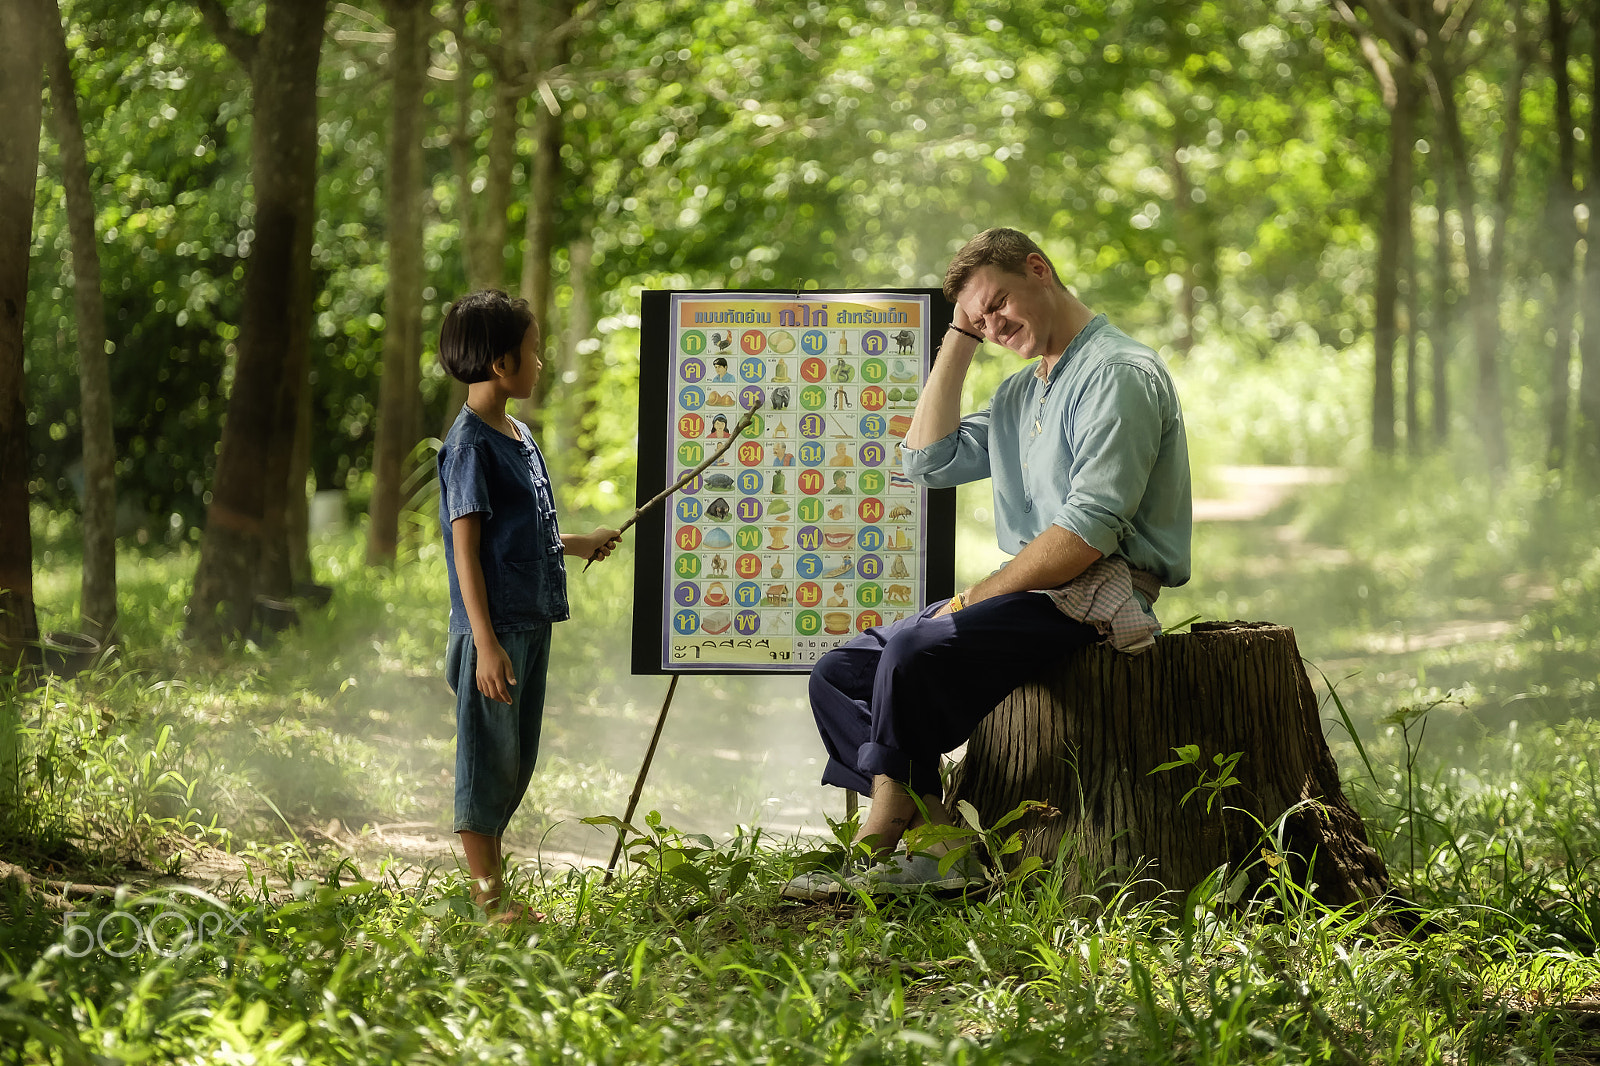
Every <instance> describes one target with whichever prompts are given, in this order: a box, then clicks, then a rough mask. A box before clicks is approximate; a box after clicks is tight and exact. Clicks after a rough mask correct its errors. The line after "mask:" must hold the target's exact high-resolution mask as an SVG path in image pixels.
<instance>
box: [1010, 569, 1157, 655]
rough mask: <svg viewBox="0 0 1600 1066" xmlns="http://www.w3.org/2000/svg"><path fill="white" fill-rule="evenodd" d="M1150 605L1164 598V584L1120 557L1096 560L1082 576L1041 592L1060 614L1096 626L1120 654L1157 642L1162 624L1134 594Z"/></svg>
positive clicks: (1139, 649) (1140, 649)
mask: <svg viewBox="0 0 1600 1066" xmlns="http://www.w3.org/2000/svg"><path fill="white" fill-rule="evenodd" d="M1135 589H1138V591H1139V592H1140V593H1141V594H1143V596H1144V597H1145V599H1146V600H1148V601H1149V602H1150V603H1152V604H1153V603H1155V602H1156V597H1158V596H1159V595H1161V582H1160V581H1159V580H1158V579H1157V578H1156V576H1155V575H1154V574H1152V573H1150V572H1148V571H1146V570H1135V569H1134V568H1133V567H1131V566H1129V565H1128V560H1126V559H1124V558H1122V557H1121V556H1120V555H1112V556H1106V557H1102V558H1100V559H1097V560H1095V561H1094V562H1093V563H1092V564H1090V566H1089V567H1088V568H1087V569H1086V570H1084V572H1083V573H1081V574H1079V575H1078V576H1077V577H1075V578H1073V579H1072V580H1071V581H1069V582H1067V583H1066V584H1065V585H1061V586H1059V587H1058V588H1053V589H1041V590H1040V591H1041V592H1043V593H1044V594H1045V595H1046V596H1049V597H1050V598H1051V599H1052V600H1054V601H1055V603H1056V606H1057V607H1059V608H1061V613H1062V614H1064V615H1066V616H1067V617H1068V618H1072V619H1076V620H1077V621H1079V622H1085V623H1087V624H1089V625H1092V626H1094V627H1095V628H1096V629H1098V630H1099V631H1100V635H1101V636H1103V637H1105V638H1106V640H1107V641H1109V642H1110V644H1111V646H1112V647H1113V648H1116V649H1117V650H1118V651H1121V652H1129V653H1133V652H1140V651H1143V650H1144V649H1146V648H1148V647H1150V646H1151V645H1152V644H1154V643H1155V642H1156V634H1157V633H1159V632H1161V623H1160V622H1158V621H1157V620H1156V616H1155V614H1154V612H1152V611H1151V610H1149V609H1148V608H1146V607H1145V605H1144V604H1143V603H1141V602H1140V601H1139V597H1138V596H1135V595H1134V590H1135Z"/></svg>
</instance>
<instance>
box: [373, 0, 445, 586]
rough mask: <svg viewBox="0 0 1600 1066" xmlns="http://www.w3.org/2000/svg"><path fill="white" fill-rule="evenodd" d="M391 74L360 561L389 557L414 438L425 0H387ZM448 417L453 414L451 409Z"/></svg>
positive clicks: (425, 63)
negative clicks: (384, 245) (368, 480)
mask: <svg viewBox="0 0 1600 1066" xmlns="http://www.w3.org/2000/svg"><path fill="white" fill-rule="evenodd" d="M388 7H389V23H390V25H391V26H393V27H394V50H393V52H392V53H391V59H390V71H391V72H392V77H393V79H394V84H393V89H392V92H393V103H392V114H391V121H390V135H389V175H388V198H389V199H388V216H389V217H388V229H389V284H388V289H387V291H386V292H385V294H384V332H383V376H382V377H381V378H380V379H379V380H378V439H377V441H376V443H375V445H374V449H373V461H372V467H373V485H372V506H371V521H370V524H369V526H368V534H367V562H368V564H370V565H379V564H389V563H393V562H394V557H395V551H396V549H397V547H398V545H399V538H400V506H401V502H402V501H401V499H400V488H401V484H402V482H403V480H404V478H405V474H406V471H405V460H406V456H407V455H409V454H410V451H411V447H412V445H414V444H415V443H416V437H415V427H414V425H413V418H412V412H413V411H414V410H415V408H416V406H417V402H418V401H417V397H416V392H417V367H418V362H419V360H420V359H421V358H422V201H423V196H424V195H425V192H426V187H425V184H424V178H425V176H424V174H423V170H422V108H423V96H424V94H425V92H426V89H427V85H426V80H425V79H426V77H427V70H428V33H427V30H426V28H425V27H424V19H425V17H426V15H427V8H426V6H425V3H424V0H389V5H388ZM452 417H453V415H452Z"/></svg>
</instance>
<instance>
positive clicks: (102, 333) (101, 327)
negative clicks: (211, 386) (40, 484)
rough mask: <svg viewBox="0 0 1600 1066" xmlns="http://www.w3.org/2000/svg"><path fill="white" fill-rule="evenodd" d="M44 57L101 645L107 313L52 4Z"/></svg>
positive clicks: (113, 488) (107, 515) (111, 536)
mask: <svg viewBox="0 0 1600 1066" xmlns="http://www.w3.org/2000/svg"><path fill="white" fill-rule="evenodd" d="M47 12H48V15H49V18H47V20H46V27H45V30H46V33H47V35H48V36H49V38H50V41H49V45H48V47H47V51H46V55H47V62H48V64H49V68H50V116H51V118H52V119H54V125H55V131H56V142H57V144H58V145H59V150H60V153H61V184H62V186H63V188H64V189H65V190H66V195H67V228H68V230H69V231H70V233H71V237H72V278H73V282H72V299H73V311H74V314H75V316H76V318H77V326H78V387H79V390H80V395H81V397H82V408H83V410H82V415H81V421H82V423H83V595H82V607H81V609H80V611H79V615H80V622H79V624H80V625H81V626H82V628H83V630H84V632H86V633H88V634H90V635H91V636H94V637H95V638H97V639H100V640H105V639H106V638H108V637H109V636H110V634H111V631H112V629H113V628H114V627H115V626H116V623H117V539H116V510H117V480H116V444H115V440H114V437H113V434H112V420H111V361H110V358H109V356H108V354H107V351H106V339H107V338H106V309H105V299H104V296H103V295H102V289H101V283H100V247H99V241H98V240H97V238H96V237H95V227H94V198H93V196H92V194H91V192H90V185H89V154H88V150H87V148H86V146H85V144H84V138H83V123H82V120H81V119H80V118H79V115H78V89H77V80H76V79H75V78H74V77H73V75H72V58H71V55H70V54H69V53H68V51H67V35H66V31H65V29H64V28H63V27H62V24H61V14H60V11H59V10H58V6H57V5H56V4H55V3H53V2H52V3H50V4H49V5H48V6H47Z"/></svg>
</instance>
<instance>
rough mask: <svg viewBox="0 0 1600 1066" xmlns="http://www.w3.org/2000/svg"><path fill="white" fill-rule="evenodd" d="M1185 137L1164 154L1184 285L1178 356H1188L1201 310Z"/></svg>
mask: <svg viewBox="0 0 1600 1066" xmlns="http://www.w3.org/2000/svg"><path fill="white" fill-rule="evenodd" d="M1185 140H1186V138H1183V137H1180V138H1178V142H1177V143H1176V144H1175V145H1174V146H1173V149H1172V152H1171V153H1170V154H1169V155H1168V157H1167V169H1168V171H1169V172H1170V173H1171V175H1172V213H1173V215H1174V217H1175V219H1176V224H1175V225H1174V227H1173V228H1174V230H1175V232H1176V233H1177V236H1178V252H1179V255H1180V256H1181V257H1182V262H1183V272H1182V277H1183V287H1182V288H1180V289H1179V290H1178V318H1179V320H1180V321H1181V322H1182V323H1183V332H1182V333H1181V334H1179V336H1178V338H1177V340H1175V341H1174V342H1173V346H1174V347H1176V348H1177V350H1178V353H1179V354H1180V355H1188V354H1189V352H1190V351H1192V350H1193V349H1194V319H1195V315H1196V314H1197V313H1198V312H1199V310H1200V301H1199V300H1198V299H1196V297H1195V287H1196V286H1197V285H1199V284H1200V282H1199V280H1198V279H1197V278H1196V276H1195V258H1196V252H1197V248H1196V246H1195V233H1194V231H1195V229H1196V227H1195V225H1194V223H1193V221H1192V220H1191V215H1192V213H1193V211H1194V201H1193V200H1192V199H1191V198H1190V194H1191V191H1192V187H1191V186H1190V184H1189V168H1188V166H1187V165H1186V164H1187V159H1188V151H1187V149H1188V146H1187V145H1186V144H1185V143H1184V141H1185Z"/></svg>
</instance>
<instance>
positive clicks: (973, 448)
mask: <svg viewBox="0 0 1600 1066" xmlns="http://www.w3.org/2000/svg"><path fill="white" fill-rule="evenodd" d="M901 454H902V455H903V456H904V457H905V472H906V476H907V477H909V478H910V479H911V480H912V481H915V482H916V483H917V484H919V485H923V486H926V487H927V488H930V489H947V488H951V487H952V486H955V485H964V484H966V483H967V482H969V481H981V480H983V479H984V478H986V477H988V476H989V411H988V409H987V408H986V409H984V410H982V411H977V412H975V413H973V414H969V415H963V416H962V418H961V425H960V426H959V427H957V428H956V430H955V431H954V432H952V433H950V434H949V435H948V436H945V437H941V438H939V439H938V440H936V441H934V442H933V443H932V444H930V445H928V446H927V447H926V448H911V447H905V446H902V447H901Z"/></svg>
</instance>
